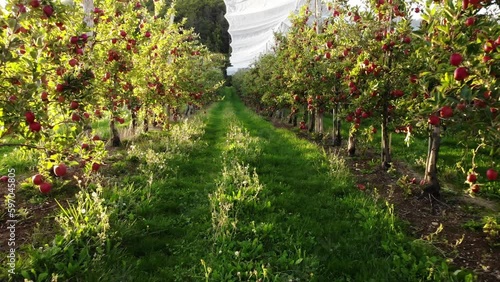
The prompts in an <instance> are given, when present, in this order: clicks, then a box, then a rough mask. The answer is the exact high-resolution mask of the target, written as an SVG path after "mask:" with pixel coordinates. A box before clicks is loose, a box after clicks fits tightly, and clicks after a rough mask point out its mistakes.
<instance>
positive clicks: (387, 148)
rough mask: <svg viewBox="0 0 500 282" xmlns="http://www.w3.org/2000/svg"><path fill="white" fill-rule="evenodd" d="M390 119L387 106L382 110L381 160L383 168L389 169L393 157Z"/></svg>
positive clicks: (385, 103)
mask: <svg viewBox="0 0 500 282" xmlns="http://www.w3.org/2000/svg"><path fill="white" fill-rule="evenodd" d="M387 104H388V103H387V102H384V105H387ZM388 121H389V112H388V110H387V107H384V109H383V110H382V152H381V162H382V169H384V170H387V169H389V168H390V167H391V163H392V158H391V142H390V140H389V129H388V128H387V124H388Z"/></svg>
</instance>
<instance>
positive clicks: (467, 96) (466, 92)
mask: <svg viewBox="0 0 500 282" xmlns="http://www.w3.org/2000/svg"><path fill="white" fill-rule="evenodd" d="M460 96H461V97H462V99H464V100H466V101H470V100H471V99H472V90H471V89H470V88H469V86H467V85H464V87H463V88H462V90H461V91H460Z"/></svg>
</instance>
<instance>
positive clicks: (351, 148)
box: [347, 133, 356, 157]
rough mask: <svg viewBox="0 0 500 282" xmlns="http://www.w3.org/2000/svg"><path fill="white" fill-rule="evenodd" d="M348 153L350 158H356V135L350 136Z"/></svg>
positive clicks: (351, 134)
mask: <svg viewBox="0 0 500 282" xmlns="http://www.w3.org/2000/svg"><path fill="white" fill-rule="evenodd" d="M347 153H348V154H349V157H354V155H355V154H356V138H355V136H354V133H350V134H349V141H348V144H347Z"/></svg>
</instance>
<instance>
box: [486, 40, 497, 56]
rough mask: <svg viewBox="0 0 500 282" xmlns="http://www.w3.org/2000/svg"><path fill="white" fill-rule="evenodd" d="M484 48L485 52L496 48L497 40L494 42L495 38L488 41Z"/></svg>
mask: <svg viewBox="0 0 500 282" xmlns="http://www.w3.org/2000/svg"><path fill="white" fill-rule="evenodd" d="M483 50H484V52H485V53H490V52H491V51H493V50H495V42H493V40H488V41H486V43H484V46H483Z"/></svg>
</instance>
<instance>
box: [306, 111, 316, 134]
mask: <svg viewBox="0 0 500 282" xmlns="http://www.w3.org/2000/svg"><path fill="white" fill-rule="evenodd" d="M315 126H316V110H314V111H311V118H310V119H309V128H308V129H309V132H313V131H314V128H315Z"/></svg>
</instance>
